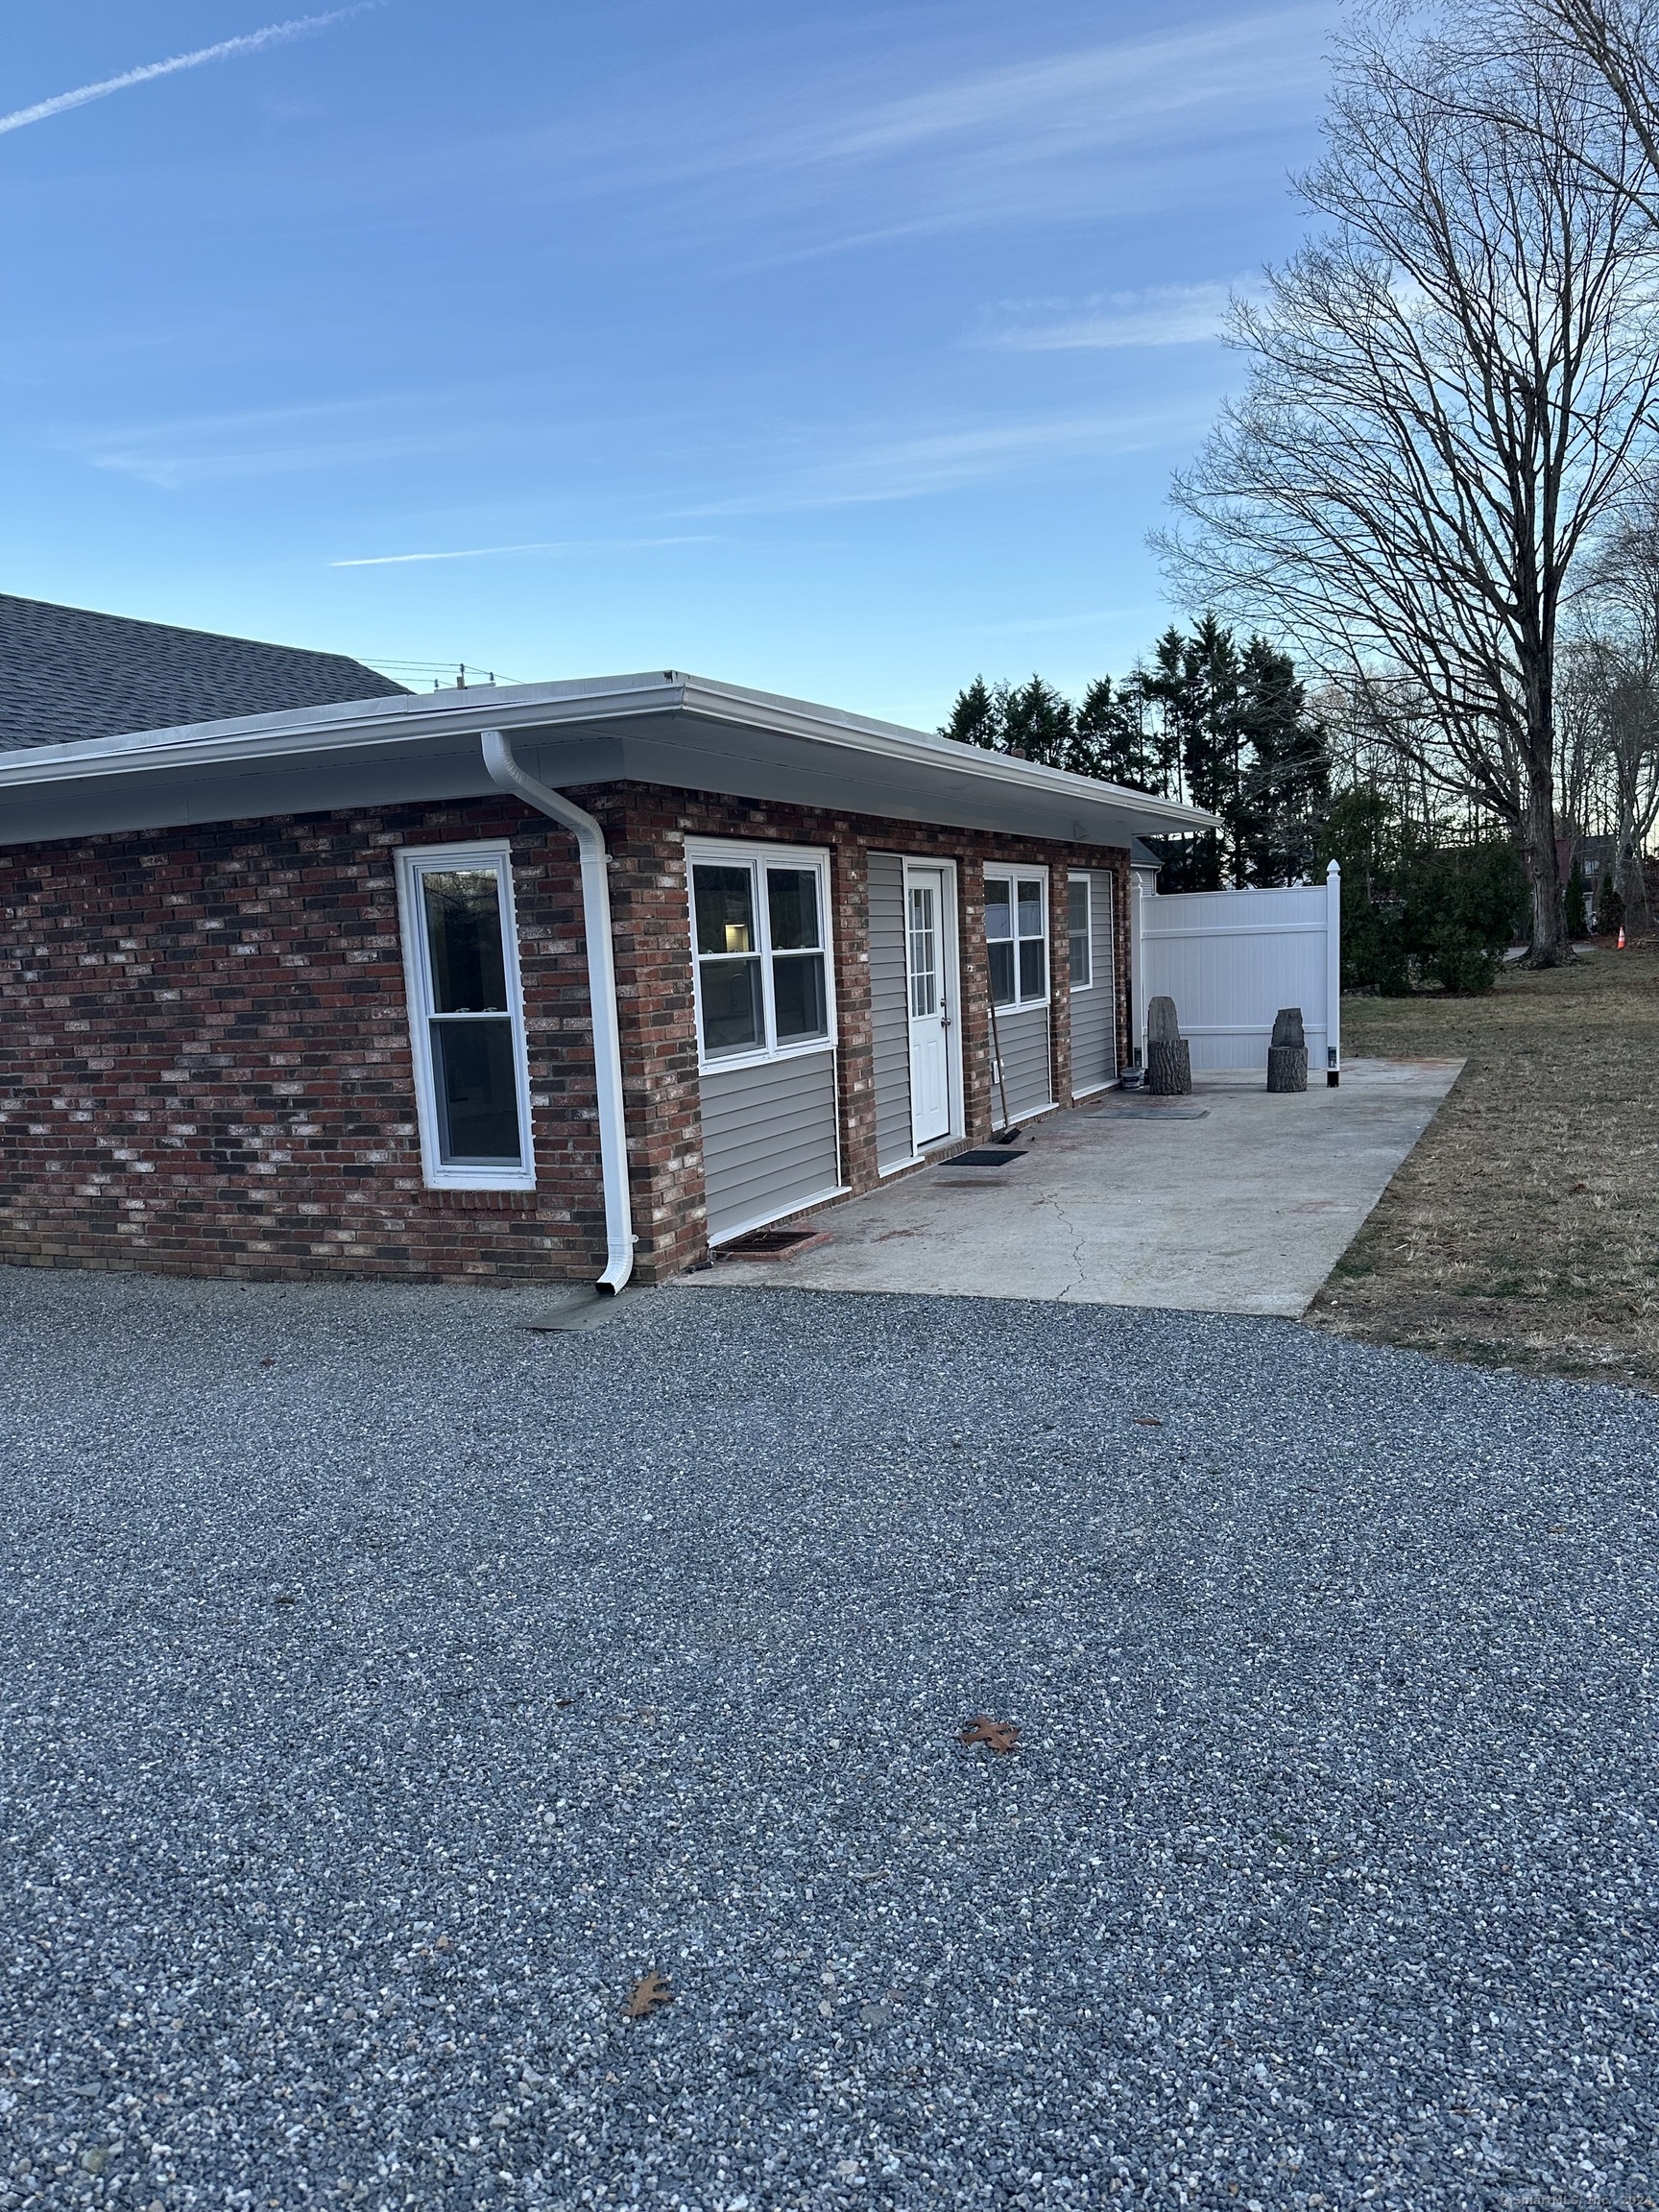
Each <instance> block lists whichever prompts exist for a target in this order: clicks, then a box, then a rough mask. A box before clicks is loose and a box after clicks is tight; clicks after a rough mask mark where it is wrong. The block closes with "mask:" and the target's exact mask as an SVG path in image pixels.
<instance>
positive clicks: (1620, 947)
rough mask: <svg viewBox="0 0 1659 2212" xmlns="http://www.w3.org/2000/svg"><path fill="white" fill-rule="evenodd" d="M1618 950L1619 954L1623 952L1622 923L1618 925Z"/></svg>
mask: <svg viewBox="0 0 1659 2212" xmlns="http://www.w3.org/2000/svg"><path fill="white" fill-rule="evenodd" d="M1619 950H1620V951H1621V952H1623V950H1624V925H1623V922H1621V923H1620V925H1619Z"/></svg>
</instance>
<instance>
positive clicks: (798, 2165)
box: [0, 1270, 1659, 2212]
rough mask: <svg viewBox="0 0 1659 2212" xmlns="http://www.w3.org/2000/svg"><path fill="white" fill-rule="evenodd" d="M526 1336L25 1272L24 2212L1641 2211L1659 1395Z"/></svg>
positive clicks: (9, 2086) (872, 1334)
mask: <svg viewBox="0 0 1659 2212" xmlns="http://www.w3.org/2000/svg"><path fill="white" fill-rule="evenodd" d="M545 1306H546V1296H545V1293H541V1294H538V1293H535V1292H533V1291H524V1292H517V1291H493V1290H486V1289H482V1288H479V1289H459V1288H433V1287H417V1286H346V1285H320V1286H276V1285H255V1284H225V1283H219V1284H202V1283H190V1282H171V1281H155V1280H147V1279H144V1278H140V1277H136V1276H97V1275H90V1274H74V1273H69V1272H63V1273H50V1272H38V1273H36V1272H31V1271H22V1270H0V1343H3V1344H4V1346H5V1352H4V1375H5V1397H4V1412H3V1414H0V1509H3V1512H4V1527H5V1554H4V1557H5V1574H4V1579H3V1583H0V1599H3V1603H0V1838H3V1849H0V1976H3V1979H0V2206H4V2207H6V2208H7V2212H11V2208H12V2207H14V2206H20V2205H25V2204H27V2205H35V2206H40V2205H44V2206H50V2207H58V2206H80V2205H120V2206H126V2207H144V2206H149V2207H151V2208H152V2212H184V2208H186V2207H206V2206H213V2207H230V2208H236V2212H240V2208H248V2212H252V2208H253V2207H261V2208H263V2207H268V2206H275V2207H278V2208H280V2212H295V2208H296V2207H301V2206H319V2207H327V2208H332V2207H336V2206H351V2207H358V2206H361V2207H372V2208H380V2207H388V2208H389V2207H393V2206H406V2205H419V2206H439V2207H451V2206H453V2207H457V2208H460V2207H468V2208H469V2207H473V2206H559V2207H565V2206H601V2207H603V2206H621V2205H629V2206H647V2207H674V2208H681V2212H776V2208H779V2207H794V2206H802V2207H810V2208H811V2212H840V2208H842V2207H852V2206H859V2207H877V2206H891V2207H896V2208H900V2207H902V2208H905V2212H908V2208H912V2207H915V2208H921V2207H930V2208H931V2207H939V2206H951V2207H957V2206H960V2207H969V2208H973V2212H977V2208H979V2207H1042V2208H1049V2207H1053V2208H1056V2212H1059V2208H1066V2212H1070V2208H1073V2207H1083V2206H1090V2207H1093V2206H1099V2205H1107V2206H1118V2205H1121V2206H1130V2205H1157V2206H1160V2207H1162V2206H1174V2205H1193V2206H1203V2207H1228V2208H1235V2207H1237V2208H1240V2212H1282V2208H1284V2207H1298V2208H1300V2207H1310V2208H1315V2212H1316V2208H1320V2207H1336V2206H1348V2205H1358V2204H1368V2205H1380V2206H1384V2207H1390V2208H1398V2212H1433V2208H1437V2207H1443V2206H1444V2207H1469V2208H1471V2212H1474V2208H1477V2207H1478V2208H1479V2212H1500V2208H1507V2207H1528V2208H1531V2207H1543V2206H1574V2205H1609V2206H1613V2205H1617V2206H1623V2207H1627V2206H1633V2205H1641V2204H1647V2203H1650V2202H1651V2201H1652V2200H1653V2198H1654V2196H1655V2195H1659V2190H1656V2188H1655V2164H1656V2159H1655V2150H1654V2146H1655V2142H1656V2140H1659V2110H1656V2104H1659V2087H1656V2082H1659V2075H1656V2068H1655V2056H1656V2053H1655V2042H1656V2034H1655V2028H1656V2021H1655V1984H1656V1980H1659V1969H1656V1963H1655V1939H1654V1937H1655V1931H1654V1896H1655V1870H1656V1857H1659V1854H1656V1849H1655V1843H1656V1837H1659V1788H1656V1777H1655V1766H1654V1745H1653V1697H1654V1675H1653V1664H1654V1641H1655V1639H1654V1626H1653V1623H1654V1619H1655V1595H1656V1592H1655V1578H1656V1577H1655V1563H1656V1559H1659V1545H1656V1537H1659V1527H1656V1518H1659V1516H1656V1505H1659V1483H1656V1477H1659V1450H1656V1427H1655V1420H1654V1407H1653V1404H1652V1402H1651V1401H1650V1400H1648V1399H1646V1398H1639V1397H1636V1396H1634V1395H1632V1394H1629V1393H1624V1392H1620V1391H1615V1390H1607V1389H1598V1388H1590V1387H1585V1386H1581V1385H1575V1384H1571V1383H1548V1382H1544V1383H1540V1382H1533V1381H1528V1380H1525V1379H1521V1378H1516V1377H1512V1376H1505V1375H1495V1374H1488V1373H1481V1372H1479V1371H1477V1370H1474V1369H1470V1368H1461V1367H1454V1366H1445V1365H1437V1364H1435V1363H1433V1362H1431V1361H1429V1360H1426V1359H1423V1358H1417V1357H1414V1356H1412V1355H1407V1354H1400V1353H1393V1352H1387V1351H1382V1350H1376V1349H1372V1348H1368V1347H1364V1346H1358V1345H1352V1344H1345V1343H1342V1342H1340V1341H1338V1340H1336V1339H1334V1338H1332V1337H1329V1336H1326V1335H1322V1334H1315V1333H1313V1332H1310V1331H1306V1330H1303V1329H1301V1328H1299V1327H1297V1326H1295V1325H1294V1324H1291V1323H1287V1322H1278V1321H1253V1320H1247V1319H1241V1318H1231V1317H1216V1316H1207V1315H1191V1314H1173V1313H1158V1312H1144V1311H1132V1310H1112V1309H1102V1308H1073V1307H1067V1306H1063V1305H1039V1304H1024V1303H1016V1302H1004V1301H994V1300H970V1299H957V1300H930V1299H922V1298H884V1297H844V1298H843V1297H829V1296H820V1295H813V1294H810V1293H802V1292H789V1291H770V1290H756V1291H747V1290H744V1291H736V1290H733V1291H720V1290H697V1289H670V1290H666V1291H663V1292H661V1293H657V1294H653V1295H651V1296H649V1297H641V1298H639V1299H637V1300H636V1301H634V1302H633V1304H632V1305H631V1307H630V1308H629V1310H626V1311H624V1312H622V1313H619V1314H618V1315H617V1316H616V1318H615V1319H614V1320H613V1322H612V1323H611V1324H610V1325H609V1326H607V1327H606V1328H603V1329H600V1330H595V1331H593V1332H591V1333H588V1334H530V1333H529V1332H528V1331H527V1329H526V1328H525V1326H524V1324H525V1322H526V1320H527V1319H529V1318H530V1317H532V1316H534V1315H535V1314H536V1313H538V1312H540V1311H542V1310H544V1309H545ZM1138 1416H1140V1417H1141V1419H1140V1420H1139V1421H1138V1419H1137V1417H1138ZM1153 1419H1155V1420H1157V1421H1158V1422H1161V1423H1162V1426H1161V1427H1149V1426H1144V1425H1142V1423H1143V1422H1145V1421H1148V1420H1153ZM981 1713H983V1714H990V1715H994V1716H996V1717H997V1718H998V1719H1007V1720H1010V1721H1013V1722H1015V1723H1017V1724H1018V1726H1019V1728H1020V1729H1021V1731H1022V1733H1021V1736H1020V1740H1019V1746H1018V1749H1017V1750H1016V1751H1014V1752H1013V1753H1011V1754H1010V1755H1008V1756H1006V1757H1001V1758H998V1757H995V1756H992V1755H991V1754H990V1753H988V1752H987V1751H985V1750H984V1749H982V1748H974V1747H969V1746H964V1745H962V1744H960V1743H958V1742H957V1741H956V1739H957V1735H958V1733H959V1731H960V1730H961V1729H962V1728H963V1727H964V1725H965V1724H966V1722H967V1721H968V1720H969V1719H972V1718H973V1717H974V1715H976V1714H981ZM653 1971H655V1972H657V1973H659V1974H661V1976H662V1977H663V1979H664V1981H665V1982H666V1983H667V1984H669V1985H670V1986H671V1988H672V1990H673V1994H674V2002H673V2003H672V2004H668V2005H664V2006H662V2007H661V2008H656V2009H654V2010H653V2011H652V2012H651V2013H650V2015H649V2016H648V2017H646V2018H643V2019H639V2020H631V2019H628V2018H626V2017H625V2016H624V2012H623V2005H624V2001H625V1999H626V1998H627V1995H628V1993H629V1991H630V1990H631V1989H632V1988H633V1987H634V1986H635V1984H637V1981H638V1980H639V1978H640V1977H641V1976H643V1975H645V1974H647V1973H650V1972H653Z"/></svg>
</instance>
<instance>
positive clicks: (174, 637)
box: [0, 592, 406, 752]
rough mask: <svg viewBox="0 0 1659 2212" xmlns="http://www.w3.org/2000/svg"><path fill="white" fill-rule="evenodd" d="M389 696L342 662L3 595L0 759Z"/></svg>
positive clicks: (356, 664) (396, 691) (358, 666)
mask: <svg viewBox="0 0 1659 2212" xmlns="http://www.w3.org/2000/svg"><path fill="white" fill-rule="evenodd" d="M394 696H397V697H404V696H406V694H405V692H404V688H403V685H401V684H394V683H393V681H392V679H391V678H390V677H389V676H382V675H379V674H378V673H377V672H376V671H375V670H374V669H373V668H365V667H364V665H363V663H362V662H361V661H351V660H348V658H347V657H346V655H345V654H344V653H306V652H302V651H301V650H300V649H299V648H298V647H296V646H292V645H264V644H261V643H259V642H258V641H257V640H256V639H254V638H252V637H218V636H216V635H215V633H213V632H212V631H210V630H176V629H174V628H173V627H172V625H171V624H170V623H166V622H133V621H131V620H129V619H128V617H127V616H126V615H124V614H97V613H92V612H91V610H90V609H88V608H84V607H55V606H53V605H52V604H51V603H50V602H49V601H47V600H44V599H16V598H13V597H12V596H11V595H10V594H8V593H3V592H0V752H19V751H21V750H23V749H24V748H26V747H30V746H36V745H61V744H67V743H73V742H74V741H75V740H77V739H80V738H87V737H114V736H125V735H127V734H129V733H132V732H135V731H142V730H175V729H178V728H179V727H180V725H181V724H185V723H191V722H218V721H223V720H225V719H226V718H228V717H229V716H233V715H244V714H270V713H280V712H283V711H285V710H288V709H293V708H296V707H332V706H337V705H339V704H340V703H342V702H343V701H346V700H349V699H386V698H392V697H394Z"/></svg>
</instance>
